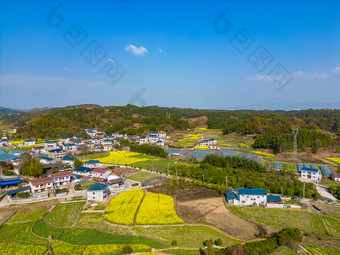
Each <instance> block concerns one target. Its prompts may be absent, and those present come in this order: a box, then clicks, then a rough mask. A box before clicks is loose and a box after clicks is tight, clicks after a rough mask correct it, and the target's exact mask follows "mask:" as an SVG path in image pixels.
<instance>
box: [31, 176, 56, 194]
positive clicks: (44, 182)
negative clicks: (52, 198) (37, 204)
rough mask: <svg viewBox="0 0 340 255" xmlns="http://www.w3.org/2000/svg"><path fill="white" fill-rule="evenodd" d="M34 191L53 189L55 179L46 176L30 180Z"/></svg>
mask: <svg viewBox="0 0 340 255" xmlns="http://www.w3.org/2000/svg"><path fill="white" fill-rule="evenodd" d="M29 184H30V186H31V190H32V193H38V192H43V191H48V190H52V189H53V180H52V178H51V177H44V178H39V179H35V180H31V181H30V182H29Z"/></svg>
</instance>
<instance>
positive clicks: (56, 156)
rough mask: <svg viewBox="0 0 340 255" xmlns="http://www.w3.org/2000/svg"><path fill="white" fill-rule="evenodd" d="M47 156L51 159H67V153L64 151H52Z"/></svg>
mask: <svg viewBox="0 0 340 255" xmlns="http://www.w3.org/2000/svg"><path fill="white" fill-rule="evenodd" d="M47 155H48V157H49V158H53V159H62V158H63V157H65V151H63V150H62V149H55V150H50V151H49V152H47Z"/></svg>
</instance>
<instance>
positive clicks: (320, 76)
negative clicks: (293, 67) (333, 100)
mask: <svg viewBox="0 0 340 255" xmlns="http://www.w3.org/2000/svg"><path fill="white" fill-rule="evenodd" d="M332 72H333V73H334V72H339V73H340V67H335V68H333V69H330V70H328V71H325V72H319V73H304V72H303V71H301V70H299V71H296V72H294V73H292V75H293V77H295V78H302V77H304V78H309V79H327V78H328V77H329V76H330V74H331V73H332ZM276 78H279V77H277V76H276V75H261V74H257V75H255V76H253V77H246V78H245V80H246V81H272V80H274V79H276Z"/></svg>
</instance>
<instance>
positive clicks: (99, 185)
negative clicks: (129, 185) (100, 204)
mask: <svg viewBox="0 0 340 255" xmlns="http://www.w3.org/2000/svg"><path fill="white" fill-rule="evenodd" d="M106 188H107V185H106V184H103V183H99V182H98V183H95V184H92V185H91V186H90V187H89V189H88V190H87V191H100V190H105V189H106Z"/></svg>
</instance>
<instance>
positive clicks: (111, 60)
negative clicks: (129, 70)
mask: <svg viewBox="0 0 340 255" xmlns="http://www.w3.org/2000/svg"><path fill="white" fill-rule="evenodd" d="M107 61H109V62H111V63H116V61H114V60H113V59H112V58H109V59H108V60H107Z"/></svg>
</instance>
